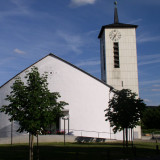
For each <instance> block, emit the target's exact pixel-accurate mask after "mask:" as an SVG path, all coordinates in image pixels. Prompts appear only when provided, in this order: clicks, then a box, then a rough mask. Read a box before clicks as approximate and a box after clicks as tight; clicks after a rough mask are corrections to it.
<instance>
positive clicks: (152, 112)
mask: <svg viewBox="0 0 160 160" xmlns="http://www.w3.org/2000/svg"><path fill="white" fill-rule="evenodd" d="M142 124H143V128H145V129H160V106H158V107H148V108H147V109H146V110H145V111H144V112H143V118H142Z"/></svg>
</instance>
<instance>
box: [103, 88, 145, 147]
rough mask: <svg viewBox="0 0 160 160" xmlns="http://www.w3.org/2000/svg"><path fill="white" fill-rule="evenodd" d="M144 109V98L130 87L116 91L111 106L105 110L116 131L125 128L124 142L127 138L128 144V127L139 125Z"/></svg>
mask: <svg viewBox="0 0 160 160" xmlns="http://www.w3.org/2000/svg"><path fill="white" fill-rule="evenodd" d="M144 109H145V104H144V103H143V100H142V99H140V98H137V94H136V93H133V92H131V90H129V89H122V90H120V91H118V90H116V91H114V95H113V97H112V99H110V101H109V106H108V108H107V109H106V110H105V111H107V113H106V114H105V116H106V117H107V118H106V121H109V122H110V124H111V127H113V132H114V133H116V132H117V131H121V130H123V144H124V139H125V140H126V141H125V142H126V143H125V144H126V146H128V128H131V129H133V128H134V127H136V126H137V123H138V122H139V120H140V118H141V116H142V112H143V110H144ZM124 131H126V133H124ZM125 137H126V138H125Z"/></svg>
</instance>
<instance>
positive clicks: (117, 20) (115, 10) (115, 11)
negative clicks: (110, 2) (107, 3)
mask: <svg viewBox="0 0 160 160" xmlns="http://www.w3.org/2000/svg"><path fill="white" fill-rule="evenodd" d="M114 5H115V8H114V24H116V23H119V19H118V11H117V1H115V2H114Z"/></svg>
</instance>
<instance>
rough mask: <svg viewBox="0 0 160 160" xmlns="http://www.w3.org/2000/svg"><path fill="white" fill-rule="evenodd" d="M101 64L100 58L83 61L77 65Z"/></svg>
mask: <svg viewBox="0 0 160 160" xmlns="http://www.w3.org/2000/svg"><path fill="white" fill-rule="evenodd" d="M99 64H100V60H87V61H81V62H79V63H77V64H76V66H78V67H82V66H95V65H99Z"/></svg>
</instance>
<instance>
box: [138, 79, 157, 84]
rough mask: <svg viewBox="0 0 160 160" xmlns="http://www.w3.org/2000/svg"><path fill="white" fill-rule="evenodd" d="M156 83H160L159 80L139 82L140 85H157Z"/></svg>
mask: <svg viewBox="0 0 160 160" xmlns="http://www.w3.org/2000/svg"><path fill="white" fill-rule="evenodd" d="M157 83H160V80H150V81H141V82H139V84H140V85H149V84H157Z"/></svg>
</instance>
